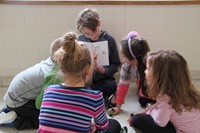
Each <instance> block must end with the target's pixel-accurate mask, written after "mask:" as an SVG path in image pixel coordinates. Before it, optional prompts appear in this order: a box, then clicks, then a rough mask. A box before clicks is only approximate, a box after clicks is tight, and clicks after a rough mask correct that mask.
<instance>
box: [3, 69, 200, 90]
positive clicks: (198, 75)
mask: <svg viewBox="0 0 200 133" xmlns="http://www.w3.org/2000/svg"><path fill="white" fill-rule="evenodd" d="M191 76H192V80H194V81H198V80H200V70H195V71H191ZM13 77H14V76H0V87H8V86H9V84H10V82H11V81H12V79H13ZM115 78H116V82H118V81H119V72H117V73H116V74H115ZM133 81H135V80H134V79H133Z"/></svg>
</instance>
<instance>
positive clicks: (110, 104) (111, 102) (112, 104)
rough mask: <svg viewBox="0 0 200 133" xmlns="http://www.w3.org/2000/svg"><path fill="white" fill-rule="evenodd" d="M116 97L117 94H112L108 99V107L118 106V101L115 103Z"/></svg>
mask: <svg viewBox="0 0 200 133" xmlns="http://www.w3.org/2000/svg"><path fill="white" fill-rule="evenodd" d="M115 98H116V94H115V93H114V94H112V95H111V96H110V97H109V98H108V100H107V107H108V108H113V107H116V103H114V101H115Z"/></svg>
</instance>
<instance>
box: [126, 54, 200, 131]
mask: <svg viewBox="0 0 200 133" xmlns="http://www.w3.org/2000/svg"><path fill="white" fill-rule="evenodd" d="M146 64H147V69H146V71H145V73H146V80H147V84H148V87H149V93H148V94H149V96H151V97H155V98H156V103H155V104H154V105H151V106H150V107H147V108H146V109H145V111H144V112H143V113H139V114H136V115H134V116H132V117H130V118H129V122H130V123H129V124H130V125H132V126H133V127H134V128H136V129H137V130H139V131H141V132H143V133H199V132H200V93H199V91H198V90H197V89H196V88H195V87H194V86H193V84H192V81H191V78H190V73H189V69H188V65H187V62H186V60H185V59H184V58H183V57H182V56H181V55H180V54H179V53H177V52H176V51H174V50H159V51H157V52H151V53H149V54H148V55H147V63H146Z"/></svg>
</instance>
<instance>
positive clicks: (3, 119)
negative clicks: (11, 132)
mask: <svg viewBox="0 0 200 133" xmlns="http://www.w3.org/2000/svg"><path fill="white" fill-rule="evenodd" d="M16 118H17V114H16V113H15V111H10V112H8V113H5V112H1V113H0V125H7V126H9V125H10V126H11V125H12V122H13V121H14V120H15V119H16Z"/></svg>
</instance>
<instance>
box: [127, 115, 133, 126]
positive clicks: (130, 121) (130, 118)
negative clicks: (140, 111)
mask: <svg viewBox="0 0 200 133" xmlns="http://www.w3.org/2000/svg"><path fill="white" fill-rule="evenodd" d="M132 117H133V114H131V115H130V116H129V118H128V120H127V121H128V124H129V125H130V126H131V127H132V126H133V124H132Z"/></svg>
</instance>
